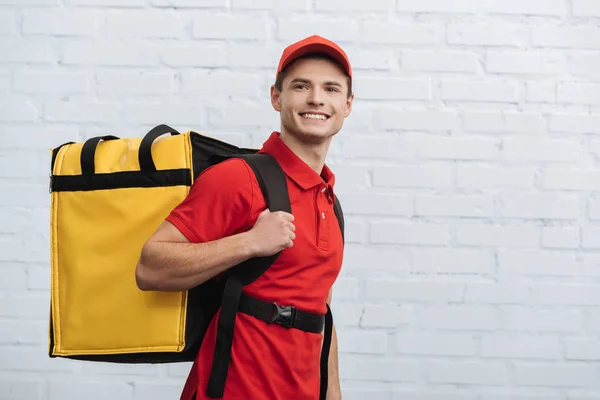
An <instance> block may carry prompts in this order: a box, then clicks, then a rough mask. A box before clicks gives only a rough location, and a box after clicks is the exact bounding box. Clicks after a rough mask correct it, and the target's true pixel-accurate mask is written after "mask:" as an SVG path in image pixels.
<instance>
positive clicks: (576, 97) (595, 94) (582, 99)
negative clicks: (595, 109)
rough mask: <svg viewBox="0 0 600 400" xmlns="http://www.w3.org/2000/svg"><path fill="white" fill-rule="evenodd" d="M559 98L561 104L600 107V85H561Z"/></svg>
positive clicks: (558, 92) (572, 83)
mask: <svg viewBox="0 0 600 400" xmlns="http://www.w3.org/2000/svg"><path fill="white" fill-rule="evenodd" d="M557 98H558V102H560V103H568V104H581V105H592V106H600V84H592V83H575V82H564V83H560V84H558V88H557Z"/></svg>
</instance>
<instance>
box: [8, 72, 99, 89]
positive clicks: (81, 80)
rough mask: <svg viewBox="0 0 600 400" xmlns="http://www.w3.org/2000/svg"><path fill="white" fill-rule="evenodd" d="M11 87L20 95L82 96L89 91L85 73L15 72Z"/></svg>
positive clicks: (87, 78) (87, 77) (87, 76)
mask: <svg viewBox="0 0 600 400" xmlns="http://www.w3.org/2000/svg"><path fill="white" fill-rule="evenodd" d="M13 87H14V90H15V91H16V92H22V93H31V94H36V93H50V94H64V95H68V94H83V93H87V92H88V91H89V89H90V80H89V75H88V73H86V72H48V71H41V70H40V71H36V70H26V71H17V72H15V73H14V76H13Z"/></svg>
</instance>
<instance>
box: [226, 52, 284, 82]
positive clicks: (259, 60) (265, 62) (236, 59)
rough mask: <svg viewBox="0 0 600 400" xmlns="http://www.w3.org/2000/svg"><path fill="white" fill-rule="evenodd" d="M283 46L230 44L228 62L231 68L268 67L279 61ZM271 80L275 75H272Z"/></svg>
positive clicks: (271, 67)
mask: <svg viewBox="0 0 600 400" xmlns="http://www.w3.org/2000/svg"><path fill="white" fill-rule="evenodd" d="M282 51H283V48H280V47H279V46H274V45H269V44H267V45H265V44H262V43H261V44H250V43H249V44H237V43H236V44H232V45H231V47H230V50H229V57H230V58H229V60H230V61H229V62H230V63H231V67H232V68H236V69H238V68H269V69H273V68H275V66H276V65H277V63H278V62H279V58H280V57H281V52H282ZM273 82H275V77H274V76H273Z"/></svg>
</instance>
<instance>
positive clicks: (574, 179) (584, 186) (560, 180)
mask: <svg viewBox="0 0 600 400" xmlns="http://www.w3.org/2000/svg"><path fill="white" fill-rule="evenodd" d="M598 179H600V170H597V171H595V170H574V169H559V168H555V167H551V168H548V169H546V170H544V180H543V187H544V189H554V190H592V191H593V190H600V182H598Z"/></svg>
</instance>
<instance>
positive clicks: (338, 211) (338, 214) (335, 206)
mask: <svg viewBox="0 0 600 400" xmlns="http://www.w3.org/2000/svg"><path fill="white" fill-rule="evenodd" d="M333 212H334V213H335V217H336V218H337V220H338V224H339V225H340V231H342V241H343V242H344V243H346V238H345V235H344V212H343V211H342V205H341V204H340V200H339V199H338V198H337V196H335V202H334V203H333Z"/></svg>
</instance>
